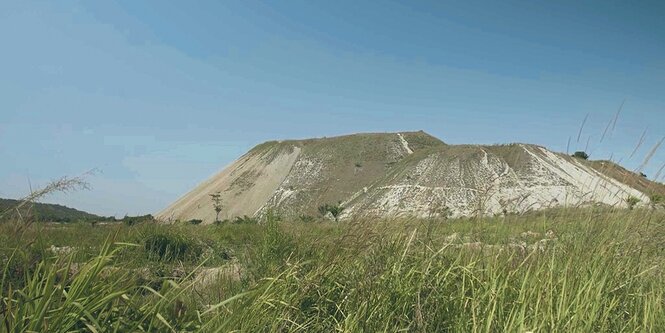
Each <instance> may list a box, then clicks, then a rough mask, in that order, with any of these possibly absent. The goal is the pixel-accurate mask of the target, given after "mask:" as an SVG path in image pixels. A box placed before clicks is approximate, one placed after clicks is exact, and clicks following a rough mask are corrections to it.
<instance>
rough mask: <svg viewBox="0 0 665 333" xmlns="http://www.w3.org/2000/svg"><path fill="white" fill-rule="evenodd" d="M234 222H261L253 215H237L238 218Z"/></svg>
mask: <svg viewBox="0 0 665 333" xmlns="http://www.w3.org/2000/svg"><path fill="white" fill-rule="evenodd" d="M233 223H238V224H257V223H259V220H257V219H256V218H253V217H251V216H247V215H245V216H242V217H240V216H236V218H235V219H234V220H233Z"/></svg>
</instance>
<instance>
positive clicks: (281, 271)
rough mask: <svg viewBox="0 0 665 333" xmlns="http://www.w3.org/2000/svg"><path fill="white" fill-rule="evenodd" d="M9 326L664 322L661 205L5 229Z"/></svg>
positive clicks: (644, 326)
mask: <svg viewBox="0 0 665 333" xmlns="http://www.w3.org/2000/svg"><path fill="white" fill-rule="evenodd" d="M0 244H2V245H0V246H1V248H0V260H2V266H0V267H3V273H2V280H0V290H1V291H2V300H1V302H0V332H29V331H36V332H45V331H48V332H69V331H95V332H109V331H116V332H128V331H164V332H176V331H177V332H180V331H205V332H228V331H243V332H262V331H312V332H329V331H352V332H377V331H387V332H396V331H412V332H527V331H533V332H604V331H608V332H658V331H665V270H664V266H663V264H665V214H663V213H662V212H660V211H654V210H646V209H635V210H632V211H629V210H616V211H613V210H609V209H600V208H593V209H591V208H589V209H569V210H553V211H548V212H544V213H533V214H529V215H525V216H517V215H515V216H510V215H509V216H506V217H495V218H483V219H454V220H392V221H388V220H381V221H345V222H340V223H334V222H309V223H304V222H301V221H293V222H289V221H277V220H275V219H271V220H270V221H267V222H265V223H262V224H249V223H243V224H232V223H226V224H221V225H207V226H204V225H192V224H182V225H166V226H164V225H156V224H153V223H140V224H136V225H131V226H130V225H126V224H109V225H92V224H88V223H86V224H83V223H80V224H66V225H51V224H31V225H29V226H27V227H25V226H20V225H18V223H3V224H2V225H0Z"/></svg>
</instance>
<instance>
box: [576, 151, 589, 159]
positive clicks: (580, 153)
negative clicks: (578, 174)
mask: <svg viewBox="0 0 665 333" xmlns="http://www.w3.org/2000/svg"><path fill="white" fill-rule="evenodd" d="M573 157H576V158H581V159H583V160H588V159H589V154H587V153H586V152H583V151H576V152H575V154H573Z"/></svg>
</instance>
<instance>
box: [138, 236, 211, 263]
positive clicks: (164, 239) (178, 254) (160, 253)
mask: <svg viewBox="0 0 665 333" xmlns="http://www.w3.org/2000/svg"><path fill="white" fill-rule="evenodd" d="M143 248H144V250H145V251H146V252H147V253H148V256H149V257H150V258H151V259H157V260H161V261H173V260H196V259H197V258H199V257H200V256H201V252H202V248H201V246H200V245H199V244H197V243H196V242H194V241H193V240H190V239H187V238H185V237H184V236H182V235H179V234H176V233H166V232H164V233H162V232H158V233H154V234H150V235H148V236H147V237H146V238H145V241H144V243H143Z"/></svg>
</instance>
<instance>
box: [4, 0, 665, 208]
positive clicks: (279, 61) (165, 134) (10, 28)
mask: <svg viewBox="0 0 665 333" xmlns="http://www.w3.org/2000/svg"><path fill="white" fill-rule="evenodd" d="M664 15H665V3H663V2H662V1H640V2H627V1H556V2H555V1H520V2H516V1H501V2H497V1H487V2H483V1H459V2H449V1H404V2H388V1H381V2H372V1H273V2H265V3H264V2H254V1H248V0H243V1H197V2H185V1H178V2H176V1H119V2H114V3H112V2H110V1H94V2H93V1H86V2H84V1H81V2H78V1H48V2H46V1H40V2H32V1H16V2H14V1H6V0H5V1H0V161H1V162H0V197H10V198H17V197H21V196H23V195H25V194H26V193H27V192H28V191H29V186H28V179H30V182H31V183H32V184H33V186H34V185H39V184H44V183H45V182H47V181H49V180H51V179H55V178H57V177H60V176H63V175H77V174H80V173H82V172H85V171H86V170H89V169H91V168H98V169H99V170H100V172H99V173H97V174H96V175H95V176H93V177H90V178H89V181H90V183H91V185H92V187H93V188H92V190H90V191H85V192H78V193H70V194H67V195H55V196H53V197H49V198H47V199H46V201H49V202H58V203H63V204H67V205H70V206H73V207H77V208H81V209H85V210H88V211H91V212H94V213H98V214H104V215H119V216H122V215H124V214H143V213H154V212H156V211H158V210H159V209H161V208H163V207H164V206H166V205H167V204H168V203H170V202H171V201H173V200H175V199H176V198H177V197H178V196H179V195H181V194H183V193H184V192H186V191H187V190H189V189H190V188H192V187H193V186H195V185H196V184H197V183H198V182H200V181H202V180H204V179H205V178H207V177H208V176H210V175H211V174H213V173H215V172H216V171H218V170H219V169H221V168H222V167H224V166H225V165H227V164H229V163H230V162H232V161H233V160H234V159H235V158H237V157H238V156H240V155H241V154H242V153H243V152H245V151H246V150H248V149H249V148H251V147H252V146H254V145H256V144H258V143H260V142H263V141H266V140H271V139H285V138H306V137H317V136H333V135H338V134H347V133H355V132H377V131H380V132H383V131H405V130H420V129H422V130H425V131H427V132H428V133H430V134H432V135H435V136H437V137H439V138H440V139H442V140H444V141H445V142H448V143H453V144H455V143H488V144H492V143H508V142H528V143H536V144H541V145H545V146H547V147H549V148H551V149H553V150H557V151H566V147H567V142H568V138H569V137H572V143H571V147H570V150H571V151H573V150H576V149H584V148H585V147H586V144H587V140H588V141H589V147H588V149H587V150H588V151H589V152H590V153H591V155H592V158H597V159H601V158H603V159H607V158H610V157H612V158H613V159H614V160H620V161H621V163H622V164H623V165H625V166H627V167H629V168H631V169H635V168H637V167H638V166H639V165H640V163H641V162H642V160H643V159H644V157H645V156H646V155H647V154H648V152H649V150H650V149H651V148H652V147H653V146H654V145H655V144H656V143H657V142H658V141H659V140H661V138H663V136H665V20H663V19H662V17H663V16H664ZM624 101H625V104H624V106H623V109H622V111H621V113H620V116H619V118H618V121H617V124H616V128H615V129H614V131H613V132H612V133H611V135H609V134H608V135H607V136H606V137H605V139H604V140H603V142H602V143H601V142H600V138H601V136H602V133H603V131H604V129H605V127H606V125H607V124H608V122H609V121H610V120H611V119H612V117H613V116H614V114H615V113H616V112H617V110H618V108H619V107H620V105H621V104H622V103H623V102H624ZM587 114H588V120H587V122H586V125H585V127H584V130H583V132H582V136H581V139H580V140H579V142H577V134H578V130H579V128H580V125H581V123H582V121H583V119H584V118H585V116H586V115H587ZM645 130H646V135H645V139H644V143H643V144H642V145H641V147H640V149H638V151H637V153H636V154H635V155H634V156H633V157H632V158H629V156H630V154H631V152H632V151H633V149H634V148H635V146H636V145H637V143H638V141H639V139H640V136H641V134H642V133H643V132H644V131H645ZM664 163H665V147H663V148H662V149H660V150H659V151H658V152H657V153H656V154H655V156H654V158H653V159H652V160H651V162H650V163H649V164H648V166H647V168H646V169H645V173H647V175H649V176H650V177H654V176H655V175H656V173H657V171H658V169H659V168H660V167H661V166H662V165H663V164H664ZM664 173H665V172H664ZM663 177H665V174H663V173H661V176H660V179H661V181H662V180H663Z"/></svg>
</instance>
